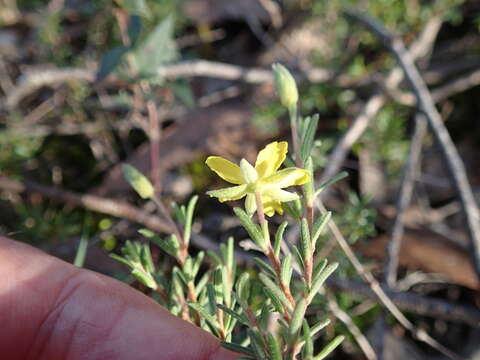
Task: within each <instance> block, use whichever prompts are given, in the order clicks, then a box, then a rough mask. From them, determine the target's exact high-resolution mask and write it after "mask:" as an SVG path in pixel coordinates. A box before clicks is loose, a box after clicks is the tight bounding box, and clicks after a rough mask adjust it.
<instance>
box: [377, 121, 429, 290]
mask: <svg viewBox="0 0 480 360" xmlns="http://www.w3.org/2000/svg"><path fill="white" fill-rule="evenodd" d="M427 126H428V124H427V120H426V118H425V115H423V114H422V113H419V114H417V115H416V117H415V131H414V134H413V137H412V142H411V145H410V150H409V154H408V159H407V163H406V164H405V167H404V170H403V179H402V185H401V187H400V193H399V196H398V199H397V214H396V217H395V221H394V223H393V226H392V230H391V240H390V242H389V243H388V247H387V249H388V250H387V258H386V265H385V279H386V282H387V284H388V285H389V286H390V287H392V288H393V287H394V286H395V283H396V281H397V268H398V261H399V253H400V247H401V242H402V237H403V233H404V222H405V212H406V210H407V208H408V206H409V205H410V201H411V198H412V193H413V185H414V181H415V177H416V170H417V169H418V164H419V159H420V154H421V151H422V142H423V138H424V137H425V134H426V133H427Z"/></svg>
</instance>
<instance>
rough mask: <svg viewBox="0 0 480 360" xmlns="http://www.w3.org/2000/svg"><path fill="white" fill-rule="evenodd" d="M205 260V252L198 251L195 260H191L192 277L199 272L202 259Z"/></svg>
mask: <svg viewBox="0 0 480 360" xmlns="http://www.w3.org/2000/svg"><path fill="white" fill-rule="evenodd" d="M204 258H205V252H204V251H200V252H199V253H198V254H197V256H196V257H195V259H194V260H193V264H192V277H193V278H195V277H196V276H197V274H198V271H199V270H200V266H202V263H203V259H204Z"/></svg>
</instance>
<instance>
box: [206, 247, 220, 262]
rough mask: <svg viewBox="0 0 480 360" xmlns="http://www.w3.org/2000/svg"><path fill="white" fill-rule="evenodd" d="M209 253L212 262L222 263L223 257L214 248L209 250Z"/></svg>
mask: <svg viewBox="0 0 480 360" xmlns="http://www.w3.org/2000/svg"><path fill="white" fill-rule="evenodd" d="M207 254H208V257H209V258H210V260H212V262H213V263H214V265H221V264H222V259H221V258H220V256H218V254H217V253H215V252H214V251H212V250H208V251H207Z"/></svg>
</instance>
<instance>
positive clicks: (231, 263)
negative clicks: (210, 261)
mask: <svg viewBox="0 0 480 360" xmlns="http://www.w3.org/2000/svg"><path fill="white" fill-rule="evenodd" d="M225 265H227V268H228V269H229V270H230V271H232V270H233V268H234V267H235V249H234V243H233V236H230V237H229V238H228V240H227V249H226V254H225Z"/></svg>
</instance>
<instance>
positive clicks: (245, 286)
mask: <svg viewBox="0 0 480 360" xmlns="http://www.w3.org/2000/svg"><path fill="white" fill-rule="evenodd" d="M235 289H236V291H237V295H238V297H239V299H240V300H241V301H242V304H245V305H246V304H248V299H249V297H250V281H249V275H248V273H247V272H244V273H243V274H242V275H240V278H239V279H238V281H237V284H236V287H235Z"/></svg>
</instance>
